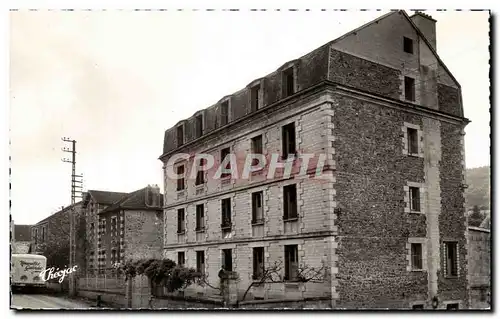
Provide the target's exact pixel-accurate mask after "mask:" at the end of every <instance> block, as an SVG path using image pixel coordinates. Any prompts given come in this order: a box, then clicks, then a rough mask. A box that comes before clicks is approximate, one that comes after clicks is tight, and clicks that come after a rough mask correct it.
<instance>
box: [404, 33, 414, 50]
mask: <svg viewBox="0 0 500 319" xmlns="http://www.w3.org/2000/svg"><path fill="white" fill-rule="evenodd" d="M403 49H404V51H405V52H407V53H412V54H413V40H412V39H410V38H407V37H403Z"/></svg>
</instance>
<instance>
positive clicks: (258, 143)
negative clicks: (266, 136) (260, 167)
mask: <svg viewBox="0 0 500 319" xmlns="http://www.w3.org/2000/svg"><path fill="white" fill-rule="evenodd" d="M252 153H253V154H262V135H259V136H255V137H254V138H252Z"/></svg>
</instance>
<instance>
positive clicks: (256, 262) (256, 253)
mask: <svg viewBox="0 0 500 319" xmlns="http://www.w3.org/2000/svg"><path fill="white" fill-rule="evenodd" d="M262 275H264V247H255V248H254V249H253V279H260V278H261V277H262Z"/></svg>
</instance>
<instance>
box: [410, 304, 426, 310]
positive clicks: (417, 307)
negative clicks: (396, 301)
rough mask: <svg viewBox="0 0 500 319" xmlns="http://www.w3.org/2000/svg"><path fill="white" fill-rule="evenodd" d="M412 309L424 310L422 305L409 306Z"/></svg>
mask: <svg viewBox="0 0 500 319" xmlns="http://www.w3.org/2000/svg"><path fill="white" fill-rule="evenodd" d="M411 308H412V309H424V305H423V304H416V305H413V306H411Z"/></svg>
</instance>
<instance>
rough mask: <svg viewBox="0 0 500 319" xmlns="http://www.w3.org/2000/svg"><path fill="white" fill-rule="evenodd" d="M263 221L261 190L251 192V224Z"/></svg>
mask: <svg viewBox="0 0 500 319" xmlns="http://www.w3.org/2000/svg"><path fill="white" fill-rule="evenodd" d="M262 222H264V216H263V208H262V192H256V193H252V224H258V223H262Z"/></svg>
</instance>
